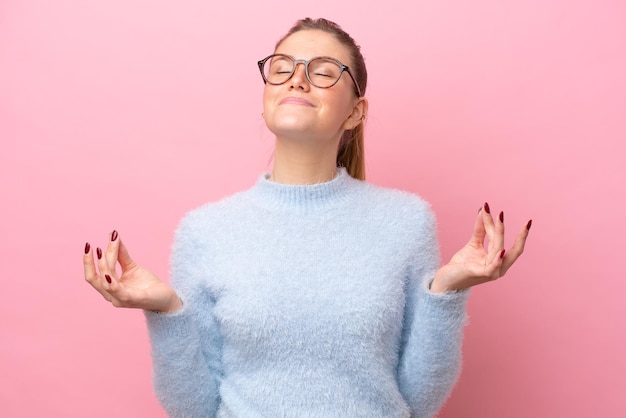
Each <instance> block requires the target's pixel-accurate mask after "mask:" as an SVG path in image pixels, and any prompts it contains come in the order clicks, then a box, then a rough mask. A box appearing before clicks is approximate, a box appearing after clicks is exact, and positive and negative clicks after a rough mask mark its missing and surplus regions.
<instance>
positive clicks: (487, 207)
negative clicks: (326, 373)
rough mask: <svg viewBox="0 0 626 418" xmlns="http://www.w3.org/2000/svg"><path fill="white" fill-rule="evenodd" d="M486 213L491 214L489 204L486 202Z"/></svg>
mask: <svg viewBox="0 0 626 418" xmlns="http://www.w3.org/2000/svg"><path fill="white" fill-rule="evenodd" d="M484 207H485V212H487V213H491V209H489V203H487V202H485V206H484Z"/></svg>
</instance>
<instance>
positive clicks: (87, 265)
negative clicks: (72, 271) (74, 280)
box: [83, 242, 99, 286]
mask: <svg viewBox="0 0 626 418" xmlns="http://www.w3.org/2000/svg"><path fill="white" fill-rule="evenodd" d="M83 271H84V273H85V280H86V281H87V283H89V284H90V285H92V286H94V285H95V284H96V283H97V281H98V277H99V276H98V271H97V270H96V265H95V263H94V262H93V252H92V250H91V245H90V244H89V243H88V242H87V243H85V253H84V254H83Z"/></svg>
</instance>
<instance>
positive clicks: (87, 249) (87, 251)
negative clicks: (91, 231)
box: [85, 242, 91, 254]
mask: <svg viewBox="0 0 626 418" xmlns="http://www.w3.org/2000/svg"><path fill="white" fill-rule="evenodd" d="M90 249H91V245H89V243H88V242H86V243H85V254H89V250H90Z"/></svg>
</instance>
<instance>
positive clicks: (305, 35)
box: [276, 30, 350, 65]
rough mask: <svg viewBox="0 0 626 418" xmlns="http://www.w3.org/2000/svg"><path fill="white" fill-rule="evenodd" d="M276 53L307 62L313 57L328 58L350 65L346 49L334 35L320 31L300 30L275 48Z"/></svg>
mask: <svg viewBox="0 0 626 418" xmlns="http://www.w3.org/2000/svg"><path fill="white" fill-rule="evenodd" d="M276 53H277V54H287V55H291V56H292V57H294V58H296V59H307V60H308V59H310V58H313V57H319V56H328V57H333V58H337V59H338V60H339V61H341V62H342V63H344V64H346V65H350V54H349V52H348V49H347V48H346V47H345V46H344V45H342V44H341V43H340V42H339V41H338V40H337V38H335V36H334V35H332V34H330V33H328V32H324V31H321V30H301V31H298V32H296V33H294V34H291V35H289V37H287V38H286V39H285V40H284V41H283V42H282V43H281V44H280V45H279V46H278V48H276Z"/></svg>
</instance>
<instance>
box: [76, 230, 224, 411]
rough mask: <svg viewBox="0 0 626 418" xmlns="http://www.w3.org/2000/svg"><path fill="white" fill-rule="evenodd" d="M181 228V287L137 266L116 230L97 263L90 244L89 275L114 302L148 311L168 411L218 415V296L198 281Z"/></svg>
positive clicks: (176, 276)
mask: <svg viewBox="0 0 626 418" xmlns="http://www.w3.org/2000/svg"><path fill="white" fill-rule="evenodd" d="M181 230H183V231H184V228H182V227H181V228H180V229H179V234H178V237H177V239H176V241H175V247H174V252H173V257H172V276H173V279H172V285H173V286H175V287H177V290H178V292H176V291H175V290H174V288H173V287H171V286H170V285H168V284H167V283H164V282H161V281H160V280H159V279H158V278H157V277H156V276H155V275H154V274H152V273H151V272H150V271H148V270H147V269H145V268H143V267H141V266H139V265H137V264H136V263H135V262H134V261H133V260H132V259H131V257H130V255H129V254H128V251H127V249H126V247H125V246H124V244H123V243H122V242H121V240H120V239H119V237H118V234H117V232H116V231H113V233H112V234H111V235H110V239H109V244H108V246H107V248H106V250H105V251H104V252H103V251H102V250H101V249H100V248H98V249H97V250H96V251H95V253H96V260H97V264H96V263H94V255H93V252H92V249H91V246H90V245H89V244H87V245H86V246H85V255H84V257H83V264H84V269H85V279H86V280H87V282H88V283H90V284H91V285H92V286H93V287H94V288H95V289H96V290H97V291H98V292H99V293H100V294H101V295H102V296H103V297H104V298H105V299H106V300H107V301H109V302H110V303H111V304H112V305H113V306H115V307H125V308H138V309H143V310H144V311H145V315H146V319H147V323H148V328H149V331H150V338H151V341H152V353H153V363H154V386H155V392H156V394H157V396H158V397H159V399H160V401H161V403H162V404H163V406H164V408H165V409H166V410H167V412H168V414H169V415H170V416H171V417H187V416H193V417H213V416H215V413H216V410H217V406H218V402H219V400H218V395H217V390H218V376H219V374H220V373H219V361H220V356H219V346H220V337H219V331H218V330H217V327H216V326H215V324H214V321H213V318H212V315H211V312H212V304H213V302H212V299H211V298H210V297H208V295H207V294H206V292H204V291H203V289H202V286H199V285H198V283H199V279H200V277H199V275H198V273H197V271H198V269H196V268H194V266H195V264H194V265H192V264H191V263H192V261H193V260H194V255H195V254H194V253H195V248H194V247H193V245H191V242H190V240H189V238H188V235H187V234H185V233H181V232H180V231H181ZM190 253H191V254H192V256H190ZM117 263H119V264H120V267H121V270H122V272H121V275H119V277H118V274H117V273H116V270H115V266H116V264H117ZM179 295H180V297H179Z"/></svg>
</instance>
